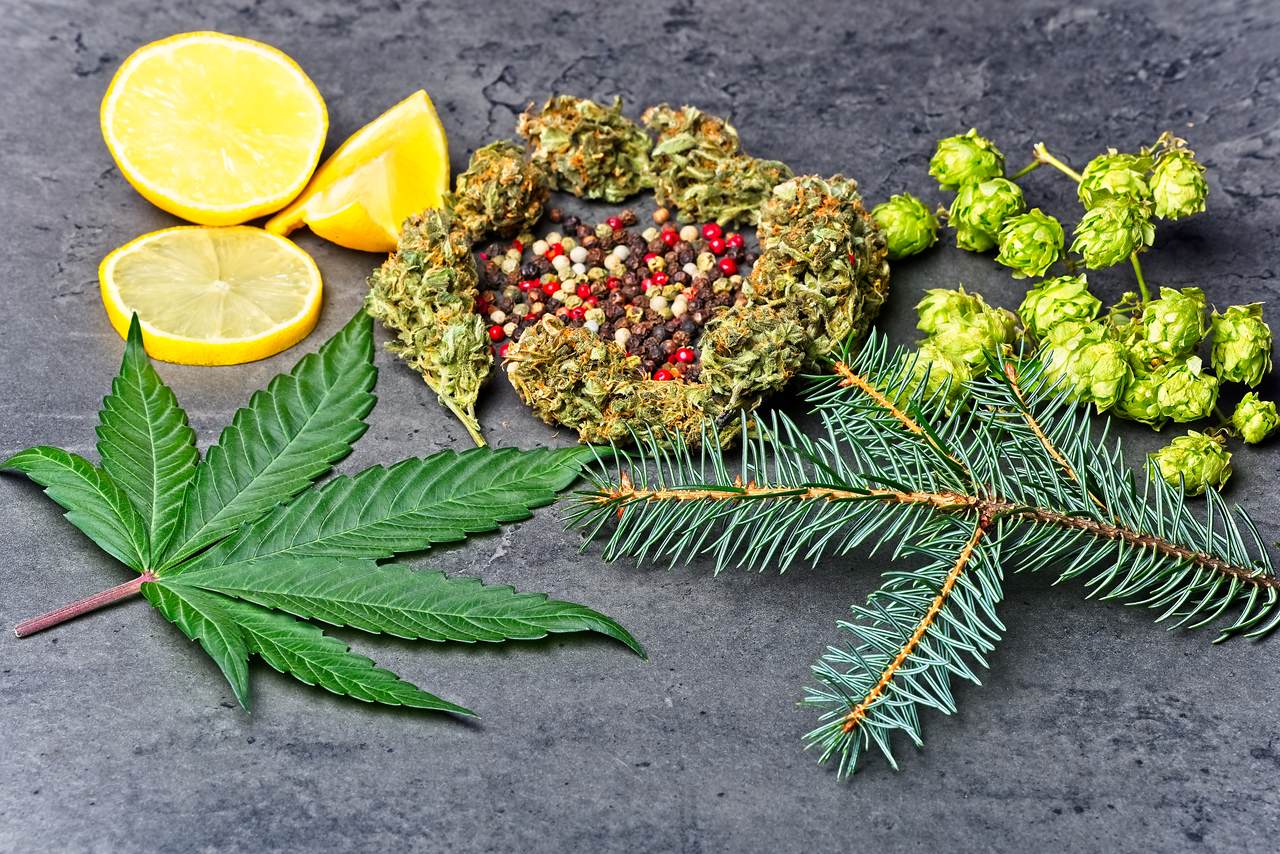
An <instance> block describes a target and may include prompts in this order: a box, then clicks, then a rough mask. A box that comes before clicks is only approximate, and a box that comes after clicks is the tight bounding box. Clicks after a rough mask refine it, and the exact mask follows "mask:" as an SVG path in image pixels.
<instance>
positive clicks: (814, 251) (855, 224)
mask: <svg viewBox="0 0 1280 854" xmlns="http://www.w3.org/2000/svg"><path fill="white" fill-rule="evenodd" d="M757 233H758V235H759V238H760V248H761V250H762V251H761V254H760V259H759V260H758V261H756V264H755V266H754V267H753V268H752V270H751V277H750V279H749V281H748V283H747V286H746V287H745V288H744V289H743V293H744V294H746V295H747V298H748V302H749V303H753V302H763V303H767V304H770V305H774V306H776V307H780V308H785V309H787V310H789V311H793V312H795V313H794V314H793V315H792V316H793V317H795V318H796V319H797V320H798V321H799V322H800V323H801V325H802V326H803V327H804V328H805V330H806V333H807V334H808V342H807V345H806V352H807V357H808V360H809V361H810V362H811V363H812V362H814V361H816V360H817V359H820V358H821V357H823V356H825V355H826V354H827V353H830V352H832V351H833V350H835V348H836V347H837V346H838V345H839V344H840V343H841V342H842V341H844V340H846V339H848V338H853V339H855V340H856V339H858V338H860V337H861V336H863V335H865V334H866V332H867V329H868V328H869V327H870V325H871V321H872V320H874V319H875V316H876V315H877V314H878V313H879V311H880V306H881V305H882V304H883V303H884V300H885V297H886V296H887V294H888V290H889V262H888V258H887V256H888V248H887V247H886V245H885V239H884V235H883V233H881V231H880V229H879V228H878V227H877V226H876V224H875V220H873V219H872V218H871V215H870V214H869V213H867V211H866V209H865V208H863V206H862V197H861V196H859V195H858V184H857V182H856V181H854V180H853V179H851V178H845V177H844V176H843V175H836V176H834V177H831V178H821V177H818V176H816V175H802V176H800V177H797V178H793V179H791V180H790V181H786V182H784V183H782V184H779V185H778V186H776V187H774V188H773V192H772V193H771V194H770V196H769V198H768V199H767V200H766V201H765V203H764V206H763V207H762V208H761V211H760V225H759V228H758V230H757Z"/></svg>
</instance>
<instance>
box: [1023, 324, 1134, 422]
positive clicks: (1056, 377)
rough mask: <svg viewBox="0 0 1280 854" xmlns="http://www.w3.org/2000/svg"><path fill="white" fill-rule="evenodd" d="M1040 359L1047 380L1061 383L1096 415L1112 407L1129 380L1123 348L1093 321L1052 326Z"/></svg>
mask: <svg viewBox="0 0 1280 854" xmlns="http://www.w3.org/2000/svg"><path fill="white" fill-rule="evenodd" d="M1040 356H1041V359H1042V360H1043V361H1044V363H1045V373H1046V375H1047V376H1048V378H1049V379H1050V380H1051V381H1054V382H1060V383H1062V384H1063V385H1064V386H1065V387H1066V388H1068V389H1069V390H1070V391H1071V394H1072V397H1073V398H1074V399H1076V400H1078V401H1081V402H1090V403H1093V404H1094V405H1095V406H1096V407H1097V409H1098V411H1099V412H1101V411H1102V410H1104V409H1110V408H1111V407H1113V406H1115V404H1116V402H1117V401H1118V400H1120V396H1121V395H1122V394H1123V393H1124V390H1125V387H1126V386H1127V385H1128V384H1129V381H1130V379H1131V378H1132V377H1133V370H1132V368H1130V367H1129V360H1128V358H1127V357H1126V354H1125V349H1124V346H1123V345H1122V344H1121V343H1120V342H1119V341H1117V340H1116V339H1115V337H1114V336H1112V335H1111V329H1110V327H1108V326H1107V325H1106V324H1105V323H1102V322H1100V321H1096V320H1095V321H1091V322H1089V323H1077V322H1075V321H1068V322H1065V323H1060V324H1058V325H1057V326H1055V327H1053V328H1052V329H1050V330H1049V335H1048V337H1047V339H1046V340H1045V343H1044V345H1043V346H1042V348H1041V350H1040Z"/></svg>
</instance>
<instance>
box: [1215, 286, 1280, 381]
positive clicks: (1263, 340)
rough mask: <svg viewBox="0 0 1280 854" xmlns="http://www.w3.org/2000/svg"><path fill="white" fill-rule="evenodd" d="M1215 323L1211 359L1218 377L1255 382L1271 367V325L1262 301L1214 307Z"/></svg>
mask: <svg viewBox="0 0 1280 854" xmlns="http://www.w3.org/2000/svg"><path fill="white" fill-rule="evenodd" d="M1212 325H1213V356H1212V362H1213V369H1214V371H1216V372H1217V374H1218V378H1219V379H1221V380H1222V381H1223V382H1233V383H1244V384H1245V385H1248V386H1256V385H1257V384H1258V383H1259V382H1261V381H1262V377H1263V375H1264V374H1266V373H1267V372H1268V371H1270V370H1271V327H1269V326H1267V324H1266V323H1264V322H1263V320H1262V304H1261V303H1253V304H1252V305H1233V306H1231V307H1230V308H1228V309H1227V310H1226V311H1224V312H1223V313H1222V314H1218V313H1217V312H1216V311H1215V312H1214V313H1213V321H1212Z"/></svg>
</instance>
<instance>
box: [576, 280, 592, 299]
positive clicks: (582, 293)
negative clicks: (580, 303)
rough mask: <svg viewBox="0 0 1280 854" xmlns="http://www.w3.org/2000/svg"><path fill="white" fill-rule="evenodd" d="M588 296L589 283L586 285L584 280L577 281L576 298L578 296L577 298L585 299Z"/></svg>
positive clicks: (589, 294) (589, 293) (589, 290)
mask: <svg viewBox="0 0 1280 854" xmlns="http://www.w3.org/2000/svg"><path fill="white" fill-rule="evenodd" d="M589 296H591V286H590V285H588V284H587V283H586V282H579V283H578V298H579V299H586V298H587V297H589Z"/></svg>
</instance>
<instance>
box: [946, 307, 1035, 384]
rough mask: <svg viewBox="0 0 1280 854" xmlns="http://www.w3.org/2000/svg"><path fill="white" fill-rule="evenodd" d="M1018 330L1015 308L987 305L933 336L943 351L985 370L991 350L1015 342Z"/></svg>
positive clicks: (976, 372) (993, 352)
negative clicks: (1013, 309) (1011, 309)
mask: <svg viewBox="0 0 1280 854" xmlns="http://www.w3.org/2000/svg"><path fill="white" fill-rule="evenodd" d="M1017 330H1018V318H1017V316H1016V315H1015V314H1014V313H1013V312H1011V311H1009V310H1008V309H1004V308H991V307H987V306H984V307H983V310H982V311H980V312H977V313H976V314H973V315H970V316H968V317H966V318H963V319H959V320H956V321H953V322H951V323H948V324H946V325H944V326H943V327H942V328H940V329H939V330H938V331H937V332H936V333H935V334H934V336H933V339H932V340H933V342H934V344H935V345H936V346H937V348H938V349H939V350H941V351H942V352H943V353H946V354H947V355H948V356H950V357H951V358H953V359H959V360H960V361H962V362H964V363H965V364H967V365H968V366H969V367H970V368H972V369H973V371H974V373H975V374H981V373H983V372H985V370H986V367H987V354H995V353H997V352H999V350H1000V348H1001V347H1002V346H1003V345H1005V344H1011V343H1013V340H1014V336H1015V335H1016V334H1017Z"/></svg>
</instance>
